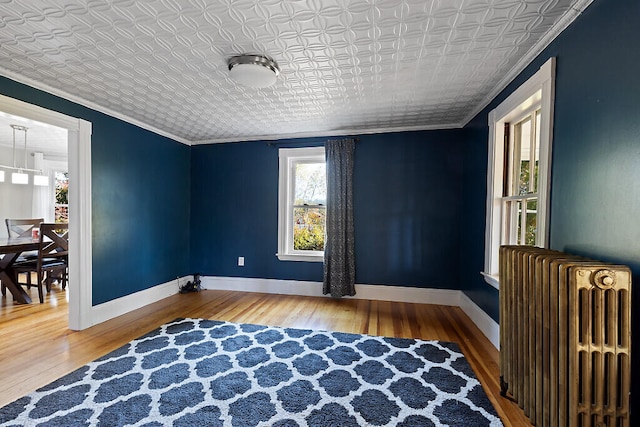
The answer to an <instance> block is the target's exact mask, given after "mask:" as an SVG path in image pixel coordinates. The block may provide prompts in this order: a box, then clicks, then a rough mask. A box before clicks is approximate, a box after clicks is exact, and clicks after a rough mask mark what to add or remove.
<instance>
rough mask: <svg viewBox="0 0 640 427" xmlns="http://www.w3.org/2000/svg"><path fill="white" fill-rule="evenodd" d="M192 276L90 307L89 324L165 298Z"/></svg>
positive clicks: (176, 290) (95, 323) (100, 321)
mask: <svg viewBox="0 0 640 427" xmlns="http://www.w3.org/2000/svg"><path fill="white" fill-rule="evenodd" d="M191 277H192V276H186V277H183V278H179V279H175V280H172V281H170V282H166V283H162V284H160V285H157V286H154V287H152V288H149V289H144V290H142V291H139V292H136V293H133V294H130V295H126V296H124V297H121V298H118V299H115V300H111V301H107V302H105V303H103V304H99V305H94V306H93V307H91V316H90V318H91V324H92V325H97V324H98V323H102V322H104V321H105V320H109V319H113V318H114V317H118V316H120V315H123V314H126V313H128V312H130V311H133V310H137V309H138V308H141V307H144V306H145V305H148V304H152V303H154V302H156V301H160V300H161V299H164V298H167V297H169V296H171V295H173V294H177V293H178V291H179V284H185V283H186V282H187V280H190V278H191Z"/></svg>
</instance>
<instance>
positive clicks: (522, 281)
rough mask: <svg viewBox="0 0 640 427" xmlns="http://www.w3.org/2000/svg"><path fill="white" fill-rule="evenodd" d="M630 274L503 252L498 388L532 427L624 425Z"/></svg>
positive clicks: (523, 251) (584, 262)
mask: <svg viewBox="0 0 640 427" xmlns="http://www.w3.org/2000/svg"><path fill="white" fill-rule="evenodd" d="M630 353H631V271H630V270H629V268H628V267H626V266H620V265H612V264H605V263H601V262H596V261H593V260H588V259H585V258H580V257H578V256H574V255H569V254H566V253H562V252H558V251H553V250H548V249H542V248H537V247H532V246H502V247H501V248H500V383H501V394H502V395H503V396H505V395H506V394H507V392H509V393H510V394H511V396H512V397H513V399H514V400H515V401H516V402H517V403H518V405H519V406H520V407H521V408H522V409H523V410H524V413H525V415H526V416H528V417H529V419H530V420H531V422H532V423H533V424H534V425H536V426H553V427H555V426H563V427H564V426H570V427H628V426H629V392H630V387H631V372H630V368H631V358H630Z"/></svg>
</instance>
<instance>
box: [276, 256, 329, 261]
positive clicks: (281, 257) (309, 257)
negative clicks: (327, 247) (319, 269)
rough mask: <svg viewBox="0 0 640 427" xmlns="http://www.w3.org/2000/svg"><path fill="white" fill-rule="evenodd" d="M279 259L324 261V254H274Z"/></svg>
mask: <svg viewBox="0 0 640 427" xmlns="http://www.w3.org/2000/svg"><path fill="white" fill-rule="evenodd" d="M276 256H277V257H278V259H279V260H280V261H305V262H324V255H298V254H295V255H294V254H276Z"/></svg>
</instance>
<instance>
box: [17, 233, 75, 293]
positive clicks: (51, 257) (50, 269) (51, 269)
mask: <svg viewBox="0 0 640 427" xmlns="http://www.w3.org/2000/svg"><path fill="white" fill-rule="evenodd" d="M68 258H69V224H62V223H45V222H43V223H41V224H40V249H39V250H38V257H37V259H35V260H30V261H23V262H17V263H15V264H14V265H13V270H14V272H15V273H16V275H18V274H20V273H28V274H31V273H32V272H35V273H36V274H37V275H38V281H37V283H36V286H37V287H38V296H39V297H40V302H41V303H43V302H44V291H43V287H46V289H47V292H50V291H51V284H52V283H53V280H54V279H55V280H59V281H60V283H61V285H62V289H64V288H66V286H67V271H68V268H67V267H68V266H67V263H68Z"/></svg>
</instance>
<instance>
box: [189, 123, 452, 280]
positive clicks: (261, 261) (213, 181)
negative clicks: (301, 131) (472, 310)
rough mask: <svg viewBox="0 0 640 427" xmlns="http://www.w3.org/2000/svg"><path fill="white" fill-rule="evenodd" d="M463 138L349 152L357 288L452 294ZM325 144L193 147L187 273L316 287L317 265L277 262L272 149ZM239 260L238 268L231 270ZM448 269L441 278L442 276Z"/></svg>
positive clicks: (380, 139)
mask: <svg viewBox="0 0 640 427" xmlns="http://www.w3.org/2000/svg"><path fill="white" fill-rule="evenodd" d="M462 135H463V132H462V131H461V130H457V131H438V132H405V133H395V134H382V135H361V136H360V137H359V138H360V140H359V142H358V143H357V146H356V153H355V167H354V168H355V170H354V216H355V218H354V219H355V232H356V239H355V242H356V282H357V283H361V284H364V283H366V284H386V285H402V286H415V287H428V288H450V289H457V288H459V280H458V277H457V273H458V270H459V269H458V267H457V259H458V252H459V246H458V245H459V238H458V236H459V228H460V206H461V198H460V193H461V190H462V182H461V178H462V161H461V151H460V149H461V147H462V144H461V143H459V142H458V140H461V139H462ZM324 141H325V138H308V139H297V140H283V141H277V142H275V143H269V142H265V141H260V142H245V143H228V144H214V145H201V146H195V147H193V148H192V158H191V163H192V175H191V180H192V183H193V186H192V189H193V193H192V206H191V227H192V228H191V259H192V270H193V271H197V272H200V273H202V274H204V275H211V276H231V277H233V276H242V277H259V278H274V279H292V280H309V281H322V264H321V263H308V262H295V261H279V260H278V259H277V257H276V255H275V254H276V252H277V242H278V235H277V231H278V218H277V209H278V147H297V146H317V145H322V144H323V143H324ZM238 256H244V257H245V266H244V267H238V266H237V258H238ZM443 272H446V274H443Z"/></svg>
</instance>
